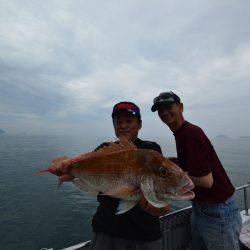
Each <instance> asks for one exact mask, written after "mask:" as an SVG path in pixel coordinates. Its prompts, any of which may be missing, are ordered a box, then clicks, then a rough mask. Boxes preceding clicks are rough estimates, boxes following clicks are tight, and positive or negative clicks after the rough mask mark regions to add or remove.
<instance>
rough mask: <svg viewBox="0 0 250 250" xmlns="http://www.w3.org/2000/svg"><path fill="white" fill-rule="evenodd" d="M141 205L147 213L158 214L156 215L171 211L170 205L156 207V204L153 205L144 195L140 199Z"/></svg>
mask: <svg viewBox="0 0 250 250" xmlns="http://www.w3.org/2000/svg"><path fill="white" fill-rule="evenodd" d="M139 204H140V207H141V208H142V209H143V210H144V211H146V212H147V213H149V214H151V215H153V216H156V217H160V216H163V215H165V214H167V213H169V212H170V206H169V205H167V206H166V207H162V208H156V207H154V206H152V205H151V204H150V203H149V202H148V201H147V200H146V199H145V198H144V197H143V198H142V200H141V201H140V203H139Z"/></svg>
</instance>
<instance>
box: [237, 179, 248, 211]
mask: <svg viewBox="0 0 250 250" xmlns="http://www.w3.org/2000/svg"><path fill="white" fill-rule="evenodd" d="M249 187H250V182H248V183H247V184H245V185H243V186H240V187H237V188H236V191H239V190H242V189H243V192H244V193H243V194H244V209H245V215H249V211H248V210H249V208H248V199H247V198H248V195H247V194H248V193H247V188H249Z"/></svg>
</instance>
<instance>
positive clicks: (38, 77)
mask: <svg viewBox="0 0 250 250" xmlns="http://www.w3.org/2000/svg"><path fill="white" fill-rule="evenodd" d="M249 13H250V1H249V0H237V1H235V0H233V1H231V0H225V1H223V0H220V1H218V0H216V1H213V0H206V1H205V0H204V1H202V0H197V1H191V0H189V1H185V0H183V1H178V0H172V1H169V0H162V1H160V0H159V1H158V0H151V1H147V0H141V1H137V0H126V1H124V0H123V1H119V0H105V1H103V0H99V1H96V0H91V1H90V0H89V1H86V0H79V1H77V0H67V1H66V0H54V1H47V0H45V1H28V0H27V1H25V0H22V1H19V0H16V1H12V0H1V1H0V128H2V129H4V130H6V131H7V132H8V133H23V132H26V133H28V134H76V135H96V136H99V135H105V136H112V135H113V129H112V122H111V116H110V115H111V110H112V107H113V105H114V104H115V103H116V102H118V101H123V100H127V101H134V102H135V103H137V104H138V105H139V106H140V108H141V112H142V119H143V129H142V131H141V136H142V138H144V139H147V138H150V137H158V136H161V137H163V136H164V137H165V136H171V133H170V132H169V130H168V128H167V127H165V126H164V125H163V124H162V123H161V122H160V120H159V118H158V117H157V114H156V113H152V112H151V111H150V108H151V105H152V99H153V98H154V97H155V96H156V95H158V94H159V93H160V92H162V91H168V90H173V91H174V92H176V93H177V94H178V95H179V96H180V97H181V99H182V101H183V103H184V106H185V111H184V116H185V118H186V119H187V120H189V121H191V122H193V123H195V124H197V125H200V126H201V127H202V128H203V129H204V130H205V132H206V133H207V134H208V136H209V137H213V136H215V135H217V134H227V135H229V136H232V137H238V136H241V135H248V136H250V125H249V123H250V14H249Z"/></svg>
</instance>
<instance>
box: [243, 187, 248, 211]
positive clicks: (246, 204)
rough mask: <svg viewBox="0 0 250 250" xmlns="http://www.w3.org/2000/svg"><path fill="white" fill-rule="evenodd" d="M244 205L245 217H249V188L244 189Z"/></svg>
mask: <svg viewBox="0 0 250 250" xmlns="http://www.w3.org/2000/svg"><path fill="white" fill-rule="evenodd" d="M244 204H245V212H246V213H245V215H248V214H249V213H248V200H247V187H244Z"/></svg>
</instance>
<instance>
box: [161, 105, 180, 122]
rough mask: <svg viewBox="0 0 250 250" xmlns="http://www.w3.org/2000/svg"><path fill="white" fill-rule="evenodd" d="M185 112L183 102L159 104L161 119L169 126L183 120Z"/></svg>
mask: <svg viewBox="0 0 250 250" xmlns="http://www.w3.org/2000/svg"><path fill="white" fill-rule="evenodd" d="M182 112H183V104H182V103H172V104H168V105H166V104H160V105H159V106H158V115H159V117H160V119H161V120H162V121H163V122H164V123H165V124H167V125H168V126H169V125H170V126H171V125H173V124H176V123H178V122H179V121H181V119H182Z"/></svg>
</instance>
